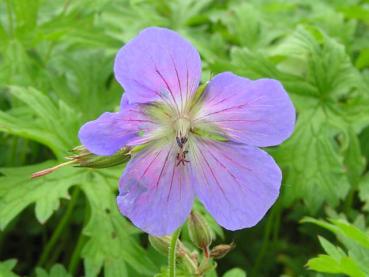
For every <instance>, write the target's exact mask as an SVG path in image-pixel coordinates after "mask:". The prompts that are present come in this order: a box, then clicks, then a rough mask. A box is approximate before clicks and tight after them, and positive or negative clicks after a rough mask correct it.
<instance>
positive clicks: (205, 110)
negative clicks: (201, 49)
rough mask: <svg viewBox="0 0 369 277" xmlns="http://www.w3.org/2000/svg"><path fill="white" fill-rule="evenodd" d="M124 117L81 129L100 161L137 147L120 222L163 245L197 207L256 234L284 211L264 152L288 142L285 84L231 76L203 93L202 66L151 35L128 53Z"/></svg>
mask: <svg viewBox="0 0 369 277" xmlns="http://www.w3.org/2000/svg"><path fill="white" fill-rule="evenodd" d="M114 73H115V78H116V79H117V81H118V82H119V83H120V84H121V85H122V87H123V88H124V89H125V93H124V95H123V98H122V102H121V107H120V111H119V112H115V113H104V114H102V115H101V116H100V117H99V118H97V119H96V120H94V121H91V122H88V123H86V124H85V125H83V126H82V128H81V129H80V131H79V138H80V141H81V142H82V144H83V145H84V146H85V147H86V148H87V149H88V150H89V151H91V152H92V153H94V154H98V155H111V154H114V153H115V152H116V151H118V150H119V149H120V148H122V147H124V146H138V145H140V147H139V149H141V150H140V151H138V152H137V151H135V154H133V156H132V158H131V160H130V161H129V163H128V164H127V166H126V168H125V170H124V172H123V175H122V177H121V178H120V181H119V196H118V197H117V202H118V206H119V209H120V211H121V213H122V214H123V215H125V216H127V217H128V218H129V219H130V220H131V221H132V222H133V223H134V224H135V225H136V226H138V227H139V228H141V229H142V230H144V231H146V232H147V233H150V234H152V235H156V236H162V235H167V234H170V233H172V232H173V231H174V230H175V229H176V228H178V227H179V226H180V225H181V224H183V223H184V222H185V220H186V218H187V216H188V214H189V213H190V211H191V207H192V205H193V201H194V199H195V197H198V199H199V200H200V201H201V202H202V203H203V204H204V206H205V207H206V209H207V210H208V211H209V212H210V214H211V215H212V216H213V217H214V218H215V220H216V221H217V222H218V223H219V224H220V225H221V226H223V227H224V228H226V229H229V230H237V229H241V228H246V227H251V226H254V225H255V224H256V223H257V222H258V221H259V220H260V219H261V218H262V217H263V216H264V215H265V213H266V212H267V210H268V209H269V208H270V207H271V206H272V205H273V203H274V202H275V201H276V199H277V197H278V194H279V189H280V185H281V179H282V175H281V171H280V169H279V167H278V166H277V164H276V163H275V161H274V160H273V158H272V157H271V156H269V155H268V154H267V153H266V152H264V151H263V150H261V149H259V148H258V147H265V146H273V145H278V144H280V143H282V142H283V141H284V140H285V139H287V138H288V137H289V136H290V135H291V133H292V131H293V128H294V124H295V110H294V107H293V104H292V102H291V100H290V98H289V97H288V95H287V93H286V91H285V90H284V88H283V86H282V85H281V84H280V82H278V81H276V80H272V79H259V80H249V79H246V78H243V77H239V76H237V75H235V74H232V73H229V72H225V73H221V74H218V75H216V76H215V77H214V78H213V79H212V80H210V82H209V83H208V84H207V85H206V88H205V90H204V91H203V92H201V89H199V82H200V76H201V60H200V56H199V54H198V52H197V51H196V49H195V48H194V47H193V46H192V45H191V44H190V43H189V42H188V41H186V40H184V39H183V38H181V37H180V36H179V35H178V34H177V33H175V32H173V31H171V30H168V29H164V28H157V27H152V28H147V29H145V30H143V31H142V32H141V33H140V34H139V35H138V36H137V37H136V38H134V39H133V40H131V41H130V42H128V43H127V44H126V45H125V46H124V47H122V48H121V49H120V50H119V52H118V54H117V56H116V59H115V65H114Z"/></svg>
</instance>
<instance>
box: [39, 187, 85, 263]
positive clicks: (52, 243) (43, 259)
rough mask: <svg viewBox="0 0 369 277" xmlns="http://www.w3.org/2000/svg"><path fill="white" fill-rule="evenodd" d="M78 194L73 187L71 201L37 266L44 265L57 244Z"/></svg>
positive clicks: (77, 190)
mask: <svg viewBox="0 0 369 277" xmlns="http://www.w3.org/2000/svg"><path fill="white" fill-rule="evenodd" d="M79 193H80V189H79V187H75V188H74V190H73V193H72V199H71V200H70V201H69V203H68V207H67V210H66V211H65V213H64V215H63V217H62V218H61V220H60V221H59V223H58V225H57V227H56V229H55V232H54V233H53V234H52V236H51V239H50V240H49V241H48V243H47V244H46V246H45V248H44V250H43V251H42V255H41V257H40V259H39V260H38V263H37V266H42V265H44V264H45V262H46V260H47V259H48V258H49V256H50V253H51V251H52V250H53V249H54V247H55V244H56V243H57V242H58V240H59V238H60V236H61V235H62V234H63V231H64V230H65V228H66V227H67V225H68V223H69V220H70V218H71V216H72V213H73V209H74V206H75V204H76V202H77V200H78V196H79Z"/></svg>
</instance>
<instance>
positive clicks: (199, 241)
mask: <svg viewBox="0 0 369 277" xmlns="http://www.w3.org/2000/svg"><path fill="white" fill-rule="evenodd" d="M187 228H188V234H189V237H190V240H191V242H192V244H193V245H194V246H195V247H196V248H199V249H200V250H201V251H202V255H200V254H199V252H198V251H190V249H188V248H187V247H186V246H185V245H184V244H183V243H182V242H181V241H180V240H178V241H177V248H176V256H177V258H178V259H179V261H180V263H181V264H182V265H183V266H184V268H185V269H186V270H187V271H188V272H190V273H191V274H192V275H191V276H204V274H205V273H206V272H207V271H209V270H211V269H213V268H214V267H215V266H216V263H215V262H214V261H213V260H214V259H221V258H223V257H224V256H225V255H227V254H228V253H229V252H230V251H231V250H232V249H233V248H234V247H235V245H234V243H231V244H219V245H216V246H214V247H213V248H211V244H212V242H213V240H214V235H213V232H212V230H211V228H210V226H209V225H208V223H207V222H206V220H205V218H204V217H203V216H202V215H201V214H200V213H198V212H196V211H192V212H191V214H190V216H189V217H188V220H187ZM149 241H150V244H151V246H152V247H153V248H154V249H155V250H156V251H158V252H159V253H161V254H163V255H168V250H169V246H170V243H171V236H164V237H154V236H151V235H149Z"/></svg>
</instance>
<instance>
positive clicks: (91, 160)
mask: <svg viewBox="0 0 369 277" xmlns="http://www.w3.org/2000/svg"><path fill="white" fill-rule="evenodd" d="M131 150H132V149H131V148H130V147H124V148H122V149H120V150H119V151H118V152H116V153H115V154H113V155H111V156H98V155H95V154H93V153H91V152H90V151H88V150H87V149H86V147H84V146H83V145H80V146H77V147H75V148H73V149H72V152H73V155H71V156H68V157H65V158H66V159H68V160H69V161H67V162H64V163H61V164H58V165H56V166H53V167H50V168H47V169H44V170H41V171H38V172H35V173H33V174H32V178H38V177H42V176H45V175H48V174H50V173H53V172H55V171H56V170H58V169H59V168H61V167H64V166H67V165H73V166H76V167H90V168H105V167H112V166H115V165H118V164H122V163H125V162H127V161H128V160H129V159H130V157H131Z"/></svg>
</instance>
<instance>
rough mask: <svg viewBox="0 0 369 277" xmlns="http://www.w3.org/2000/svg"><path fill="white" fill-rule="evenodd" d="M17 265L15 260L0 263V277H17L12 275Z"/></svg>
mask: <svg viewBox="0 0 369 277" xmlns="http://www.w3.org/2000/svg"><path fill="white" fill-rule="evenodd" d="M16 264H17V260H15V259H10V260H6V261H2V262H0V276H4V277H17V276H18V275H17V274H15V273H13V269H14V267H15V265H16Z"/></svg>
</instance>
